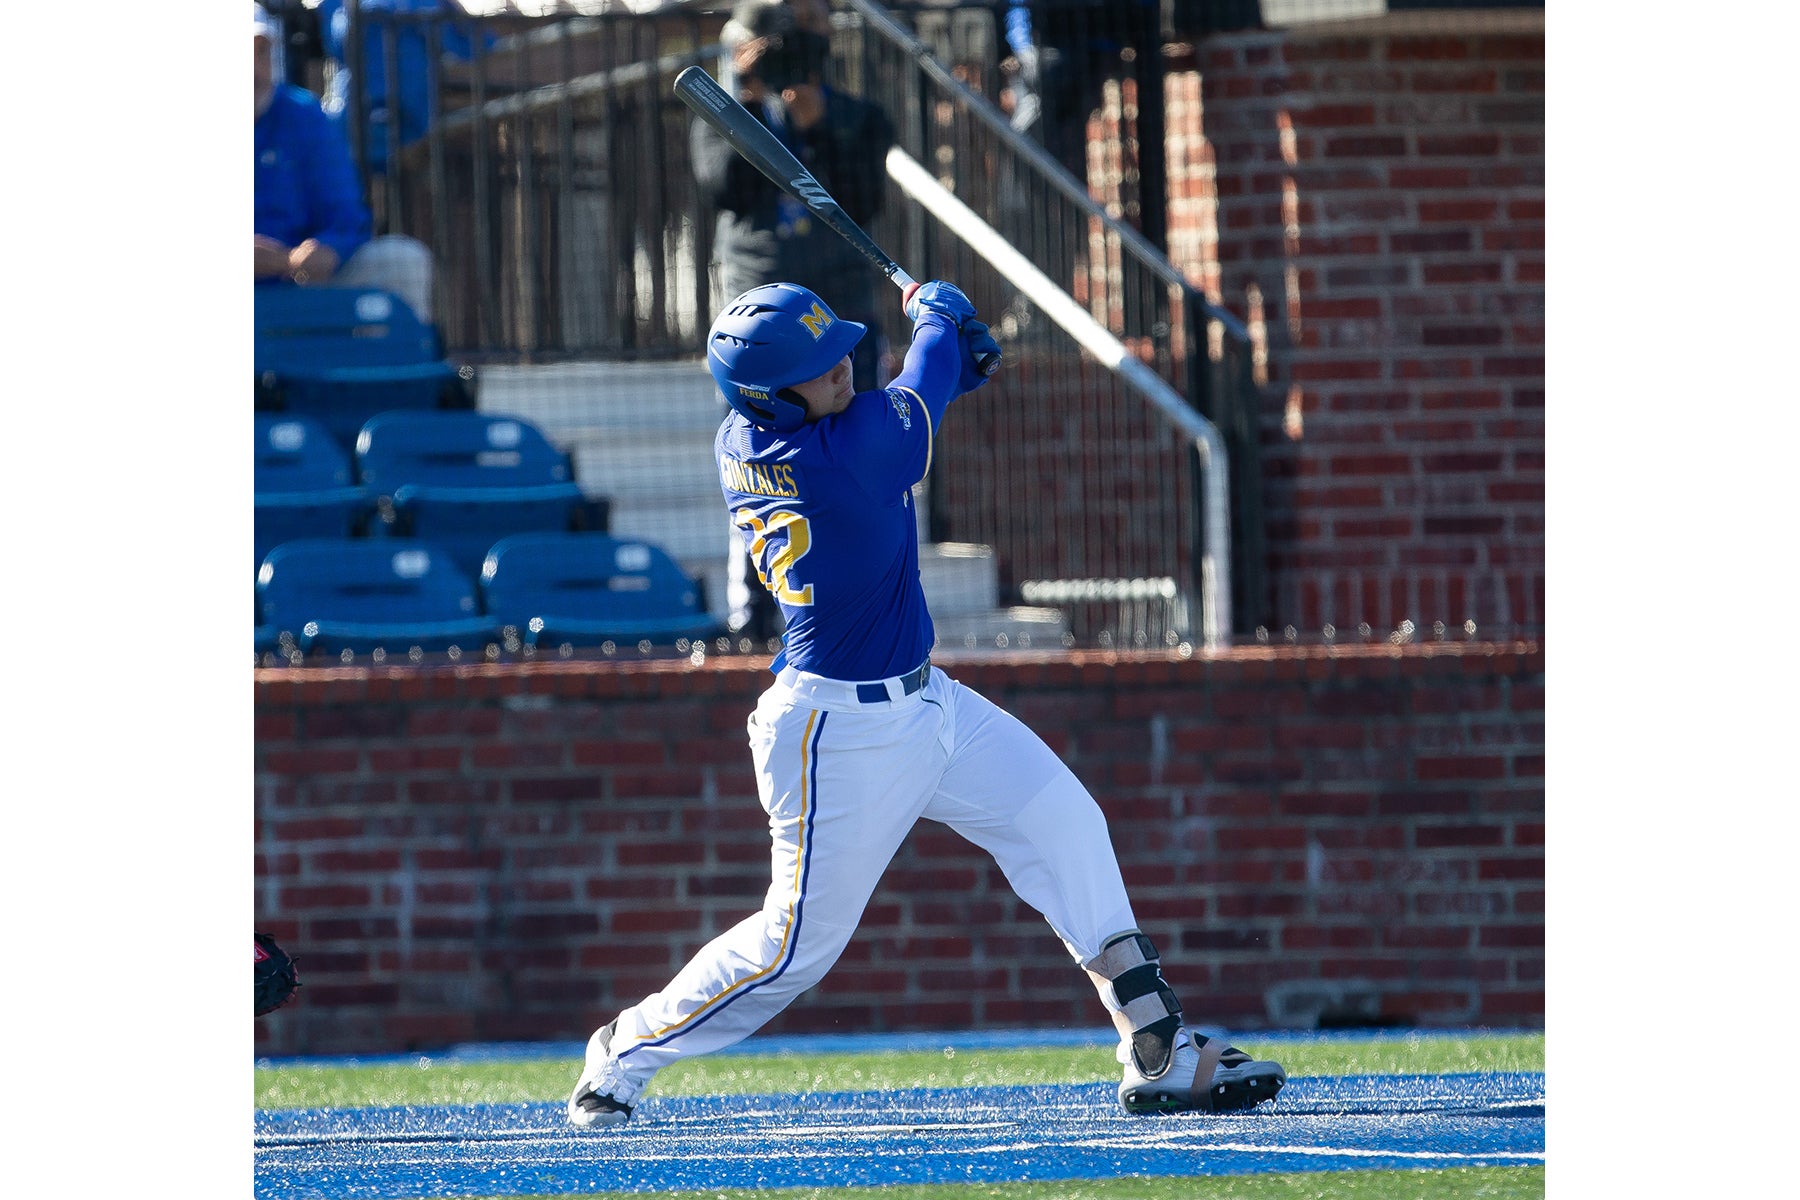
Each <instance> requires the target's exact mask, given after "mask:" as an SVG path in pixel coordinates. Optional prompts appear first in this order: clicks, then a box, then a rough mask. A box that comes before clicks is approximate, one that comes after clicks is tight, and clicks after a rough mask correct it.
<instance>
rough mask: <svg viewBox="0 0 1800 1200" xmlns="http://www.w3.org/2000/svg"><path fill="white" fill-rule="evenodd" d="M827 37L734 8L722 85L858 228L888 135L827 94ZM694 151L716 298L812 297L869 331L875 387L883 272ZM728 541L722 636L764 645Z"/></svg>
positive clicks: (880, 172)
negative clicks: (707, 214)
mask: <svg viewBox="0 0 1800 1200" xmlns="http://www.w3.org/2000/svg"><path fill="white" fill-rule="evenodd" d="M830 34H831V13H830V10H829V9H828V8H827V6H826V3H825V0H785V2H784V0H741V2H740V3H739V4H738V5H737V7H736V8H734V9H733V10H732V14H731V20H730V21H729V22H727V23H726V25H725V29H724V34H723V37H724V41H725V44H726V45H728V46H730V47H732V55H731V66H730V70H729V71H728V72H726V78H725V80H724V83H725V86H726V87H728V88H729V87H732V86H734V84H735V87H736V91H737V96H738V99H739V100H740V101H741V102H742V103H743V105H744V107H745V108H747V109H749V110H750V111H751V112H752V113H754V114H755V115H756V117H757V119H758V120H760V121H762V123H763V124H764V125H767V126H768V127H769V129H770V130H771V131H773V132H774V134H775V136H776V137H778V138H780V139H781V141H782V143H783V144H784V145H786V146H787V148H788V149H789V150H791V151H793V154H794V157H795V158H798V159H799V160H800V161H801V162H802V163H805V164H806V168H807V169H808V170H809V171H811V172H812V173H813V175H814V176H815V177H817V179H818V180H819V182H820V183H821V184H822V185H823V186H824V187H825V190H826V191H828V192H830V193H831V195H832V197H833V198H834V199H835V200H837V202H838V203H839V204H840V205H842V206H843V209H844V211H845V212H846V213H848V214H849V216H850V219H851V220H853V221H855V222H856V223H857V224H859V225H864V226H866V225H867V224H868V223H869V221H870V220H871V219H873V218H874V217H875V216H876V215H877V214H879V213H880V212H881V208H882V202H883V201H884V200H885V199H886V191H887V164H886V160H887V152H888V149H889V147H891V146H892V145H893V144H894V126H893V122H892V121H891V120H890V119H889V118H888V115H887V113H885V112H883V111H882V110H881V108H880V107H878V106H877V105H874V104H871V103H869V102H867V101H865V100H861V99H859V98H857V97H854V96H849V95H846V94H844V93H843V92H840V91H837V90H835V89H833V88H830V87H827V86H826V85H825V68H826V63H827V61H828V59H829V56H830V53H831V42H830ZM692 141H693V159H694V174H695V176H696V177H697V178H698V179H699V182H700V192H701V195H703V196H705V197H707V198H708V199H710V200H711V201H712V203H713V204H714V205H715V206H716V207H717V208H718V210H719V230H718V239H717V242H716V245H717V247H718V256H719V263H720V266H721V267H722V268H723V273H724V281H723V282H724V288H725V295H726V296H728V297H729V296H737V295H741V294H743V293H744V292H746V291H749V290H750V289H751V288H753V287H756V286H757V285H759V284H764V283H777V282H786V283H797V284H799V285H801V286H802V287H805V288H809V289H811V290H812V291H813V292H814V293H816V294H817V295H818V296H819V297H820V298H821V299H823V300H824V301H825V303H826V304H828V305H830V306H831V309H832V311H833V312H835V313H836V314H837V315H838V316H840V317H847V318H849V319H850V320H852V321H859V322H861V323H862V324H864V325H866V326H868V328H869V332H868V334H867V335H865V336H864V337H863V339H862V341H861V342H859V343H857V346H856V349H855V350H854V351H853V352H852V353H851V359H850V361H851V369H852V372H853V383H854V386H855V388H856V390H857V391H859V392H860V391H868V390H871V389H873V388H877V387H880V386H881V385H882V384H884V383H885V382H886V378H885V376H886V374H887V373H888V368H887V366H886V365H885V360H886V358H887V339H886V338H885V337H884V336H883V334H882V332H881V317H880V308H879V307H878V305H877V301H876V297H877V294H878V289H885V288H886V287H887V286H888V283H887V280H886V279H885V278H884V277H883V276H882V274H881V272H880V271H878V270H876V269H875V268H874V267H873V266H871V265H870V264H869V262H868V260H867V259H865V258H863V257H862V255H860V254H858V253H857V252H856V251H855V250H854V249H852V248H851V247H850V244H849V243H848V242H846V241H845V240H844V239H843V238H841V237H839V236H838V235H837V234H836V233H835V232H833V231H832V229H831V228H830V227H829V226H827V225H825V224H824V223H823V222H820V221H818V220H815V219H814V218H813V216H812V214H811V213H809V212H807V211H806V208H805V206H804V205H802V204H801V203H800V202H799V201H798V200H796V199H794V198H793V197H792V196H789V195H788V194H787V193H785V192H783V191H782V190H781V189H780V188H778V187H777V186H775V184H774V183H773V182H771V181H770V180H769V178H768V177H767V176H765V175H764V174H763V173H762V172H761V171H758V170H757V169H756V168H755V167H753V166H751V165H750V164H749V163H748V162H746V161H744V159H743V158H742V157H740V156H739V155H738V154H737V152H736V151H734V150H732V148H731V146H730V144H729V143H728V142H726V141H725V139H724V138H722V137H720V136H719V135H718V134H717V133H716V132H714V131H713V129H712V127H711V126H709V125H707V124H706V123H705V122H703V121H698V120H697V121H695V122H694V126H693V137H692ZM730 539H731V540H730V543H729V544H730V548H731V549H730V553H731V555H732V557H731V559H730V562H731V572H730V577H729V583H728V587H727V596H726V601H727V605H728V607H729V609H730V616H729V623H730V625H731V628H732V629H733V630H734V631H735V632H738V633H741V634H743V635H744V636H747V637H752V638H756V639H759V640H760V639H767V638H771V637H773V636H775V634H776V633H778V632H780V630H779V628H778V626H779V625H780V620H781V618H780V615H779V611H778V610H777V608H776V606H775V602H774V600H773V598H772V597H771V596H770V595H769V593H768V590H767V589H765V588H763V587H762V586H760V585H759V584H757V582H756V579H755V576H754V575H753V574H752V572H751V569H750V566H749V559H748V557H747V556H746V555H745V554H744V549H743V544H742V540H741V539H740V538H739V536H738V534H737V532H736V531H735V530H733V531H731V533H730Z"/></svg>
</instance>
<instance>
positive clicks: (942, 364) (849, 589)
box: [713, 311, 962, 680]
mask: <svg viewBox="0 0 1800 1200" xmlns="http://www.w3.org/2000/svg"><path fill="white" fill-rule="evenodd" d="M961 365H962V345H961V338H960V337H959V335H958V333H957V330H956V327H955V326H954V325H952V324H951V322H950V320H949V318H947V317H944V316H942V315H940V314H938V313H935V312H930V311H927V312H926V314H925V315H924V317H923V318H922V319H921V320H920V321H919V322H918V324H917V325H916V326H915V328H914V332H913V342H912V346H911V348H910V349H909V350H908V351H907V354H906V363H905V365H904V367H903V368H902V369H901V371H900V374H899V375H898V376H897V377H896V378H895V379H894V381H893V382H892V383H891V384H889V385H888V386H887V387H886V388H883V389H881V390H879V391H870V392H859V393H858V394H857V395H856V396H855V397H853V398H852V399H851V401H850V403H849V405H848V407H846V408H845V409H844V411H843V412H841V413H836V414H833V415H831V416H828V417H825V418H824V419H823V420H819V421H809V422H807V423H806V424H804V425H802V426H801V427H800V428H798V429H795V430H790V431H788V432H785V433H782V432H777V431H775V430H769V429H763V428H761V427H759V426H757V425H755V424H753V423H752V422H751V421H749V420H748V419H747V418H745V417H744V416H742V415H741V414H739V413H738V412H736V411H733V412H731V413H730V414H729V415H727V416H726V418H725V421H724V423H723V424H721V425H720V426H719V432H718V436H717V437H716V438H714V440H713V455H714V457H715V459H716V460H717V462H718V466H719V486H720V488H721V489H722V490H723V492H724V494H725V505H726V508H727V509H728V510H729V511H730V513H731V519H732V523H733V524H734V525H736V526H737V529H738V531H739V533H740V535H741V536H742V537H743V539H744V546H745V548H746V549H747V550H748V551H749V553H750V558H751V561H752V562H754V563H755V564H756V569H757V573H758V574H759V575H760V576H761V577H762V581H763V586H765V587H767V588H768V589H769V591H770V593H771V594H772V595H773V596H774V597H775V600H776V602H777V603H778V604H780V606H781V615H782V617H783V619H784V620H785V621H786V624H787V631H786V634H785V637H784V641H783V646H782V652H781V654H780V655H779V656H777V658H776V662H775V669H776V670H779V669H780V668H781V667H782V666H783V665H784V664H785V665H787V666H792V667H794V668H796V669H798V670H802V671H810V672H812V673H813V674H815V675H823V676H826V677H828V678H831V679H848V680H872V679H886V678H889V677H891V676H895V675H900V674H903V673H905V672H907V671H910V670H912V669H913V668H914V667H916V666H918V665H919V664H920V663H922V662H924V661H925V657H926V655H928V654H929V653H930V652H931V646H932V642H933V641H934V640H935V633H934V631H933V629H932V624H931V614H930V613H929V612H927V611H926V608H925V593H924V590H923V589H922V588H921V587H920V586H919V537H918V520H917V517H916V515H915V513H914V510H913V504H912V486H913V484H915V483H917V482H918V481H919V480H921V479H923V478H924V477H925V475H926V472H928V471H929V470H930V469H931V449H932V440H933V438H934V437H935V436H936V433H937V427H938V424H939V422H940V421H941V420H942V419H943V415H944V410H945V409H946V408H948V407H949V405H950V402H951V401H952V400H954V399H955V398H956V396H957V394H958V393H957V381H958V377H959V375H960V373H961Z"/></svg>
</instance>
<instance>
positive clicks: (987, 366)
mask: <svg viewBox="0 0 1800 1200" xmlns="http://www.w3.org/2000/svg"><path fill="white" fill-rule="evenodd" d="M962 350H963V357H962V373H961V374H960V375H959V376H958V377H957V380H956V389H957V391H958V392H972V391H974V390H975V389H976V388H978V387H980V386H981V385H982V384H984V383H986V382H987V381H988V377H989V376H991V375H993V373H994V372H995V371H998V370H999V369H1000V343H999V342H996V341H995V340H994V335H993V334H991V333H989V332H988V327H987V326H986V325H983V324H982V323H981V322H980V321H964V322H963V327H962Z"/></svg>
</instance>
